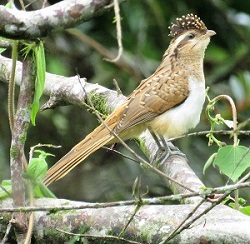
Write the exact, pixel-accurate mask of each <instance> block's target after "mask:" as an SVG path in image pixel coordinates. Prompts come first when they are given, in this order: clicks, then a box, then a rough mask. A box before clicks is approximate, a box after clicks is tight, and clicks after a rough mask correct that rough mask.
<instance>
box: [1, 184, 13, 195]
mask: <svg viewBox="0 0 250 244" xmlns="http://www.w3.org/2000/svg"><path fill="white" fill-rule="evenodd" d="M11 193H12V186H11V180H3V181H2V184H1V188H0V199H4V198H7V197H10V196H11Z"/></svg>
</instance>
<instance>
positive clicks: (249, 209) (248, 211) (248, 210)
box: [240, 206, 250, 216]
mask: <svg viewBox="0 0 250 244" xmlns="http://www.w3.org/2000/svg"><path fill="white" fill-rule="evenodd" d="M240 211H241V212H242V213H243V214H246V215H248V216H250V206H246V207H242V208H240Z"/></svg>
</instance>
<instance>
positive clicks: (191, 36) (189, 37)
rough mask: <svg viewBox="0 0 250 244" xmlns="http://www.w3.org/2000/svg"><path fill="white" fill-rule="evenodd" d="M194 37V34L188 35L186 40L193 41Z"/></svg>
mask: <svg viewBox="0 0 250 244" xmlns="http://www.w3.org/2000/svg"><path fill="white" fill-rule="evenodd" d="M194 37H195V34H194V33H189V34H188V35H187V38H188V39H194Z"/></svg>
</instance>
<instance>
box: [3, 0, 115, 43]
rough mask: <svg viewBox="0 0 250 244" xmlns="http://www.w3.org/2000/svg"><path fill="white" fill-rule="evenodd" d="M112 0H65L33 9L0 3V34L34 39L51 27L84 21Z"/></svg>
mask: <svg viewBox="0 0 250 244" xmlns="http://www.w3.org/2000/svg"><path fill="white" fill-rule="evenodd" d="M111 2H112V1H111V0H102V1H96V0H85V1H83V0H74V1H71V0H64V1H61V2H59V3H57V4H54V5H52V6H49V7H46V8H43V9H41V10H35V11H30V12H26V11H21V10H17V9H10V8H8V7H5V6H2V5H1V6H0V36H3V37H7V38H11V39H26V40H28V39H35V38H41V37H45V36H47V35H48V34H49V33H50V32H51V31H59V30H65V29H67V28H70V27H74V26H77V25H79V24H80V23H83V22H84V21H87V20H89V19H91V18H93V17H94V16H96V15H98V14H100V13H102V12H103V11H105V10H107V9H108V8H109V4H110V3H111Z"/></svg>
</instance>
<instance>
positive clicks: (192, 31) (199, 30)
mask: <svg viewBox="0 0 250 244" xmlns="http://www.w3.org/2000/svg"><path fill="white" fill-rule="evenodd" d="M169 29H170V34H169V35H170V36H171V37H173V39H172V41H171V44H170V46H171V49H172V50H173V53H174V54H175V55H176V56H177V55H179V56H188V55H189V56H200V57H203V56H204V52H205V50H206V48H207V45H208V43H209V41H210V37H211V36H213V35H215V34H216V33H215V31H213V30H208V29H207V27H206V26H205V24H204V23H203V21H202V20H201V19H200V18H199V17H198V16H197V15H193V14H187V15H185V16H182V17H181V18H177V19H176V23H173V24H172V25H171V26H170V27H169Z"/></svg>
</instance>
